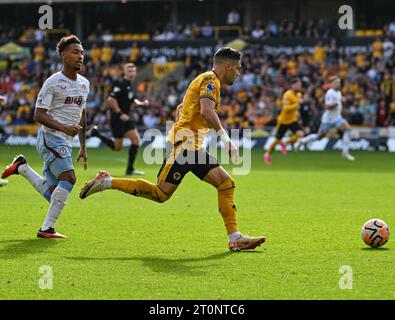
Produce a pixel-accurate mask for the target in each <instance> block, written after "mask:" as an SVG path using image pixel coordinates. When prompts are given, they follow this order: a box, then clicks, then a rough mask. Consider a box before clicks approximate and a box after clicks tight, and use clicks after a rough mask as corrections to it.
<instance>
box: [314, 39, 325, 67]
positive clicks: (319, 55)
mask: <svg viewBox="0 0 395 320" xmlns="http://www.w3.org/2000/svg"><path fill="white" fill-rule="evenodd" d="M325 59H326V49H325V47H324V45H323V44H322V42H321V41H319V42H318V43H317V45H316V46H315V48H314V60H315V61H316V62H318V63H320V64H321V63H323V62H324V61H325Z"/></svg>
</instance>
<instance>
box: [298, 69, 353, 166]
mask: <svg viewBox="0 0 395 320" xmlns="http://www.w3.org/2000/svg"><path fill="white" fill-rule="evenodd" d="M329 81H330V89H329V90H328V91H327V92H326V94H325V112H324V113H323V115H322V118H321V126H320V128H319V130H318V134H315V133H314V134H310V135H308V136H306V137H304V138H302V139H300V141H299V143H298V146H297V147H298V148H299V147H300V146H301V145H302V144H308V143H311V142H312V141H315V140H320V139H322V138H323V137H324V136H326V135H327V134H328V132H329V130H331V129H332V128H336V129H338V130H340V132H341V133H342V134H343V137H342V140H343V150H342V156H343V158H345V159H347V160H350V161H353V160H355V158H354V157H353V156H352V155H351V154H350V152H349V148H350V141H351V137H350V132H351V128H350V125H349V124H348V122H347V120H346V119H344V118H343V117H342V108H343V105H342V99H343V98H342V92H341V90H340V88H341V80H340V78H339V77H338V76H332V77H331V78H329Z"/></svg>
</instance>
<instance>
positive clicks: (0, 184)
mask: <svg viewBox="0 0 395 320" xmlns="http://www.w3.org/2000/svg"><path fill="white" fill-rule="evenodd" d="M4 105H5V98H4V97H3V96H0V107H3V106H4ZM7 184H8V181H7V180H3V179H0V187H3V186H6V185H7Z"/></svg>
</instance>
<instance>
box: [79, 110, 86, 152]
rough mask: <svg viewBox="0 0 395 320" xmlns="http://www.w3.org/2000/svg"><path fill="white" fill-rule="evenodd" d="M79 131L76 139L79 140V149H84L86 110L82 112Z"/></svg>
mask: <svg viewBox="0 0 395 320" xmlns="http://www.w3.org/2000/svg"><path fill="white" fill-rule="evenodd" d="M80 126H81V130H80V132H78V138H79V139H80V146H81V148H86V145H85V141H86V109H84V110H82V115H81V120H80Z"/></svg>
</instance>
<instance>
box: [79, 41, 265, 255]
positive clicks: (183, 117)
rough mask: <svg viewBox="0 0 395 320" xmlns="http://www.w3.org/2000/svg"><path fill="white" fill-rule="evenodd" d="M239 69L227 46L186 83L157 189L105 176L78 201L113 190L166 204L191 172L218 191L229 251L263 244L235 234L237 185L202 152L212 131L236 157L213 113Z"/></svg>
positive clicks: (238, 56)
mask: <svg viewBox="0 0 395 320" xmlns="http://www.w3.org/2000/svg"><path fill="white" fill-rule="evenodd" d="M240 68H241V53H240V52H239V51H238V50H235V49H231V48H227V47H225V48H220V49H218V50H217V52H216V53H215V55H214V66H213V69H212V71H208V72H205V73H202V74H200V75H199V76H197V77H196V78H195V79H194V80H193V81H192V82H191V83H190V85H189V87H188V89H187V91H186V93H185V96H184V100H183V102H182V104H181V105H179V106H178V107H177V113H176V121H175V123H174V125H173V127H172V129H171V130H170V132H169V134H168V136H167V142H168V149H167V157H166V159H165V160H164V162H163V164H162V167H161V168H160V170H159V173H158V179H157V183H156V184H153V183H150V182H148V181H146V180H143V179H117V178H113V177H111V176H110V174H109V173H108V172H106V171H103V172H99V174H98V175H97V176H96V177H95V178H94V179H92V180H90V181H88V182H87V183H86V184H85V186H84V187H83V188H82V190H81V192H80V197H81V199H84V198H86V197H88V196H90V195H91V194H93V193H96V192H99V191H103V190H106V189H116V190H120V191H123V192H126V193H128V194H132V195H134V196H137V197H144V198H147V199H150V200H152V201H156V202H160V203H162V202H165V201H167V200H168V199H170V197H171V196H172V194H173V193H174V191H175V190H176V189H177V187H178V186H179V184H180V183H181V181H182V179H183V178H184V176H185V175H186V174H187V173H188V172H190V171H191V172H192V173H193V174H194V175H196V176H197V177H198V178H199V179H201V180H203V181H205V182H207V183H209V184H211V185H212V186H214V187H215V188H216V189H217V191H218V206H219V212H220V214H221V215H222V218H223V221H224V224H225V227H226V231H227V234H228V241H229V242H228V245H229V249H230V250H231V251H240V250H248V249H255V248H256V247H257V246H259V245H261V244H262V243H263V242H264V241H265V240H266V238H265V237H263V236H261V237H249V236H246V235H243V234H241V233H240V232H239V229H238V226H237V217H236V206H235V203H234V188H235V182H234V181H233V179H232V178H231V177H230V175H229V174H228V173H227V172H226V171H225V169H224V168H223V167H222V166H220V165H219V164H218V162H217V160H216V159H215V158H214V157H213V156H212V155H210V154H209V153H207V151H206V150H204V149H203V148H202V145H203V141H204V138H205V135H206V133H207V131H208V129H210V128H211V129H214V130H215V131H216V132H217V134H218V135H219V136H220V137H221V140H222V141H223V142H224V144H225V147H226V148H227V149H228V151H229V153H230V154H231V155H233V156H234V155H236V154H237V148H236V146H235V145H234V144H233V143H232V141H231V140H230V138H229V136H228V134H227V133H226V131H225V130H224V129H223V127H222V125H221V122H220V120H219V118H218V115H217V113H218V112H219V103H220V88H221V84H228V85H231V84H233V82H234V81H235V79H236V78H237V77H238V76H239V74H240ZM199 160H200V161H199Z"/></svg>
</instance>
